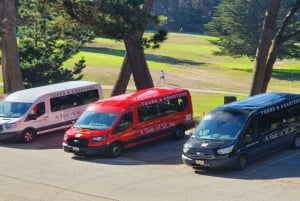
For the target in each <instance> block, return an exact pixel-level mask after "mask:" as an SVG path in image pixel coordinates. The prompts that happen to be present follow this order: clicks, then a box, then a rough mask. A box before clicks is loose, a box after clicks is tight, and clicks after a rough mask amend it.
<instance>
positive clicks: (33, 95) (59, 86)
mask: <svg viewBox="0 0 300 201" xmlns="http://www.w3.org/2000/svg"><path fill="white" fill-rule="evenodd" d="M92 85H99V84H98V83H97V82H91V81H67V82H61V83H56V84H49V85H45V86H40V87H33V88H29V89H23V90H20V91H16V92H14V93H11V94H9V95H8V96H7V97H6V98H5V101H14V102H27V103H33V102H34V101H36V100H37V99H38V98H40V97H42V96H44V95H46V94H49V93H54V92H60V91H64V90H69V89H76V88H81V87H85V86H92Z"/></svg>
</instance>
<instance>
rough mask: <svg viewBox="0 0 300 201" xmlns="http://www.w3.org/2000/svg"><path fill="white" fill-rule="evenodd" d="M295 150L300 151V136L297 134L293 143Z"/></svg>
mask: <svg viewBox="0 0 300 201" xmlns="http://www.w3.org/2000/svg"><path fill="white" fill-rule="evenodd" d="M293 148H295V149H300V134H297V135H296V136H295V138H294V141H293Z"/></svg>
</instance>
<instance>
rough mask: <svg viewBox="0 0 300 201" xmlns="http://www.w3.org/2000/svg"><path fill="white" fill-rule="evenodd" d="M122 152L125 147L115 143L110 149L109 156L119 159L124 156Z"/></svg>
mask: <svg viewBox="0 0 300 201" xmlns="http://www.w3.org/2000/svg"><path fill="white" fill-rule="evenodd" d="M122 152H123V147H122V145H121V144H120V143H117V142H115V143H113V144H112V145H110V147H109V155H110V156H111V157H113V158H117V157H119V156H120V155H121V154H122Z"/></svg>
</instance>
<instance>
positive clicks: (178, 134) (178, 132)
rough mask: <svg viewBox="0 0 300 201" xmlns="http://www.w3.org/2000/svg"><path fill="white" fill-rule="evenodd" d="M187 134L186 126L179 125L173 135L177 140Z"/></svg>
mask: <svg viewBox="0 0 300 201" xmlns="http://www.w3.org/2000/svg"><path fill="white" fill-rule="evenodd" d="M184 136H185V128H184V127H183V126H179V127H177V128H176V130H175V132H174V134H173V137H174V139H175V140H180V139H182V138H184Z"/></svg>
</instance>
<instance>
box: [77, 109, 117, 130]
mask: <svg viewBox="0 0 300 201" xmlns="http://www.w3.org/2000/svg"><path fill="white" fill-rule="evenodd" d="M118 116H119V114H118V113H100V112H91V111H86V112H84V113H83V114H82V115H81V116H80V117H79V119H78V120H77V121H76V123H75V125H74V127H75V128H87V129H97V130H106V129H110V128H111V126H112V125H113V123H114V122H115V120H116V119H117V117H118Z"/></svg>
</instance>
